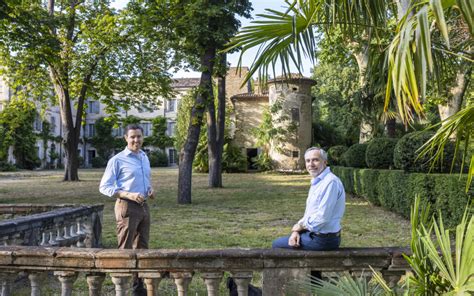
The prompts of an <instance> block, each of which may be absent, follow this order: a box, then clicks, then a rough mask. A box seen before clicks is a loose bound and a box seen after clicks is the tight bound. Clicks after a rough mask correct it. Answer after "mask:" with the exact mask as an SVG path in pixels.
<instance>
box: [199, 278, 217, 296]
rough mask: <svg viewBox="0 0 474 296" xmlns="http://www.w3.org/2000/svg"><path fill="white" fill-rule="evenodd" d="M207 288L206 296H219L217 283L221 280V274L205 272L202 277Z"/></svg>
mask: <svg viewBox="0 0 474 296" xmlns="http://www.w3.org/2000/svg"><path fill="white" fill-rule="evenodd" d="M201 276H202V278H203V279H204V283H205V284H206V287H207V295H208V296H218V295H219V283H220V282H221V280H222V272H205V273H203V274H202V275H201Z"/></svg>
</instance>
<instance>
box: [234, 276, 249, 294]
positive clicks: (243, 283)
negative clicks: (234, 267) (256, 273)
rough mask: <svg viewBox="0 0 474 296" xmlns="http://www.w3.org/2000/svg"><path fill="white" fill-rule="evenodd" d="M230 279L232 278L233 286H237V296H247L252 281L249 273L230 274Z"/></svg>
mask: <svg viewBox="0 0 474 296" xmlns="http://www.w3.org/2000/svg"><path fill="white" fill-rule="evenodd" d="M232 277H233V278H234V281H235V284H236V285H237V292H238V293H239V296H248V293H249V284H250V281H251V280H252V272H251V271H237V272H232Z"/></svg>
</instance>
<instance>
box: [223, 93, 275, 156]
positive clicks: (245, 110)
mask: <svg viewBox="0 0 474 296" xmlns="http://www.w3.org/2000/svg"><path fill="white" fill-rule="evenodd" d="M232 103H233V105H234V114H235V118H234V124H235V126H234V144H235V145H236V146H237V147H240V148H242V149H244V148H260V147H257V144H256V142H257V139H256V138H255V136H253V134H252V129H255V128H258V127H259V126H260V124H261V123H262V117H263V112H264V111H265V109H266V108H267V107H268V97H267V96H264V95H252V94H246V95H239V96H234V97H233V98H232ZM244 154H245V151H244Z"/></svg>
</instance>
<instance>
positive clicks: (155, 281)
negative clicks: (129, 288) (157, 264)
mask: <svg viewBox="0 0 474 296" xmlns="http://www.w3.org/2000/svg"><path fill="white" fill-rule="evenodd" d="M138 277H140V278H142V279H143V281H144V282H145V285H146V291H147V296H157V295H158V285H159V284H160V282H161V279H162V274H161V273H159V272H140V273H139V274H138Z"/></svg>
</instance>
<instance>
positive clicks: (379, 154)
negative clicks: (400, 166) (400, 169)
mask: <svg viewBox="0 0 474 296" xmlns="http://www.w3.org/2000/svg"><path fill="white" fill-rule="evenodd" d="M396 144H397V139H391V138H375V139H372V141H370V142H369V144H368V145H367V150H366V151H365V162H366V164H367V166H368V167H369V168H371V169H388V168H391V167H392V166H393V150H394V149H395V145H396Z"/></svg>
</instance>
